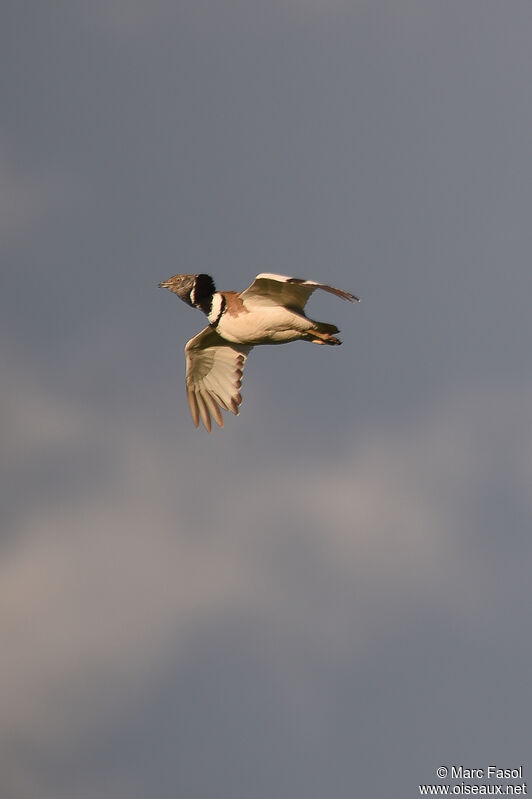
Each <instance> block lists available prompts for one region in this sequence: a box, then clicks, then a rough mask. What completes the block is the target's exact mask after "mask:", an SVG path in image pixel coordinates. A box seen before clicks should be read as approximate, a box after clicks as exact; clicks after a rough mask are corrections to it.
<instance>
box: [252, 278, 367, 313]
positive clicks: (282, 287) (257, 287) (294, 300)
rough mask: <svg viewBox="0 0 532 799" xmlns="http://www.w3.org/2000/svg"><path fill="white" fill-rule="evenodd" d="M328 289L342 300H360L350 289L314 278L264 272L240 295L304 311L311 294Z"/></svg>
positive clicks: (261, 303) (263, 303)
mask: <svg viewBox="0 0 532 799" xmlns="http://www.w3.org/2000/svg"><path fill="white" fill-rule="evenodd" d="M316 289H322V291H328V292H329V294H334V295H335V296H336V297H340V298H341V299H342V300H349V302H355V301H356V302H358V299H359V298H358V297H355V295H354V294H351V293H350V292H349V291H343V289H337V288H335V287H334V286H328V285H326V284H325V283H316V281H314V280H303V279H301V278H298V277H286V276H285V275H273V274H270V273H268V272H262V273H261V274H260V275H257V277H256V278H255V280H254V281H253V283H252V284H251V286H249V288H247V289H245V291H243V292H241V294H240V296H241V297H242V299H243V300H246V301H247V302H248V303H249V302H250V301H251V302H252V303H253V304H256V305H283V306H284V307H285V308H294V309H295V310H297V311H302V310H303V308H304V307H305V305H306V303H307V300H308V298H309V297H310V295H311V294H312V293H313V292H314V291H316Z"/></svg>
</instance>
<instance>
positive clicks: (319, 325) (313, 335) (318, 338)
mask: <svg viewBox="0 0 532 799" xmlns="http://www.w3.org/2000/svg"><path fill="white" fill-rule="evenodd" d="M339 332H340V331H339V330H338V328H337V327H336V325H330V324H329V323H328V322H315V321H314V320H312V329H311V330H309V331H308V337H309V339H310V341H312V343H313V344H333V345H338V344H341V343H342V342H341V341H340V339H339V338H336V336H334V335H333V334H334V333H339Z"/></svg>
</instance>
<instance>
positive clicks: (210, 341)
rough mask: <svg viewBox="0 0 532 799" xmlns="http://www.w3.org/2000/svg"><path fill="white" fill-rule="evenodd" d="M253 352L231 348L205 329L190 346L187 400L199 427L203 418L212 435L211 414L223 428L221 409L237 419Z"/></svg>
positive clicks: (209, 330)
mask: <svg viewBox="0 0 532 799" xmlns="http://www.w3.org/2000/svg"><path fill="white" fill-rule="evenodd" d="M250 349H251V347H245V346H242V345H241V344H231V343H230V342H228V341H226V340H225V339H223V338H222V337H221V336H219V335H218V333H217V332H216V330H213V328H212V327H206V328H205V329H204V330H202V331H201V333H198V335H197V336H194V338H191V339H190V341H189V342H187V345H186V347H185V354H186V361H187V397H188V404H189V407H190V412H191V414H192V419H193V420H194V424H195V425H196V427H198V425H199V421H200V417H201V419H202V421H203V424H204V425H205V427H206V428H207V430H208V431H209V433H210V432H211V414H212V416H214V418H215V419H216V421H217V423H218V424H219V425H220V427H223V426H224V422H223V417H222V412H221V410H220V408H223V409H224V410H226V411H231V412H232V413H234V414H236V415H238V406H239V405H240V403H241V402H242V397H241V396H240V386H241V384H242V371H243V369H244V363H245V361H246V358H247V354H248V352H249V351H250Z"/></svg>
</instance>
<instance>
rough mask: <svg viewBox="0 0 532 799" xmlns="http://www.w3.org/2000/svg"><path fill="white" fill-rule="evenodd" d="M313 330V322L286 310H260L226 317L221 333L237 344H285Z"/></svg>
mask: <svg viewBox="0 0 532 799" xmlns="http://www.w3.org/2000/svg"><path fill="white" fill-rule="evenodd" d="M310 327H312V324H311V322H309V320H308V319H306V318H305V317H304V316H301V315H300V314H296V313H294V312H293V311H289V310H288V309H286V308H268V307H265V308H260V309H259V310H257V311H253V310H252V311H248V312H247V313H239V314H238V315H237V316H231V315H230V314H224V315H223V316H222V318H221V319H220V322H219V324H218V328H217V329H218V333H219V334H220V335H221V336H222V337H223V338H225V339H226V340H227V341H231V342H233V343H235V344H253V345H257V344H282V343H284V342H287V341H296V340H297V339H298V338H301V337H302V336H303V335H304V333H305V332H306V331H307V330H308V329H309V328H310Z"/></svg>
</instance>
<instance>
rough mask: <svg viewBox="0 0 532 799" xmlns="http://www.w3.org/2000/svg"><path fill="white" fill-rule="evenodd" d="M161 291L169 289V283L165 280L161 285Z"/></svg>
mask: <svg viewBox="0 0 532 799" xmlns="http://www.w3.org/2000/svg"><path fill="white" fill-rule="evenodd" d="M159 288H160V289H167V288H168V281H167V280H164V281H163V282H162V283H159Z"/></svg>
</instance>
